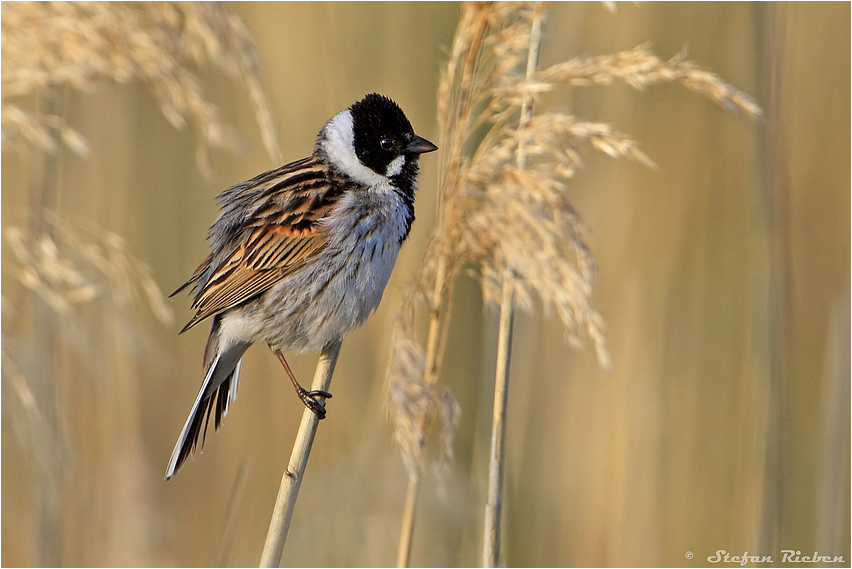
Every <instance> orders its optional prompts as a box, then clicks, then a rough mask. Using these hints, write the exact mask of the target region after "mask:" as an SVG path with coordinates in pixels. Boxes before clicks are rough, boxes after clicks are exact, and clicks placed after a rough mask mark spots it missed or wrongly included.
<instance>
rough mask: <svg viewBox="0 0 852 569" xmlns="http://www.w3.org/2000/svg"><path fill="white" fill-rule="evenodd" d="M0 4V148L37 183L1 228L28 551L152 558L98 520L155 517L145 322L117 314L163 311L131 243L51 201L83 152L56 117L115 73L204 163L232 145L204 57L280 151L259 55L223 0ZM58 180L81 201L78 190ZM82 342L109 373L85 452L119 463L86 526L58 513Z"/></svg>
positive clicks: (107, 470)
mask: <svg viewBox="0 0 852 569" xmlns="http://www.w3.org/2000/svg"><path fill="white" fill-rule="evenodd" d="M0 9H2V24H1V25H2V34H0V35H1V36H2V112H0V119H2V141H3V151H4V153H5V152H6V151H7V150H9V149H14V150H16V151H18V152H19V153H21V154H26V153H28V154H29V155H31V156H35V158H34V159H31V160H28V165H29V166H30V169H31V172H30V175H31V176H30V178H31V179H33V180H39V181H38V182H35V183H33V184H32V185H31V186H30V187H23V188H20V189H19V191H20V192H21V193H24V194H29V196H28V200H27V203H28V205H29V208H30V210H29V212H28V216H27V218H26V223H20V224H15V225H14V226H9V225H7V226H6V227H5V228H4V237H5V239H6V242H7V244H8V245H9V250H10V251H11V253H12V254H11V255H8V256H6V257H4V266H3V269H4V272H7V273H8V274H10V275H12V276H14V277H15V279H16V280H17V281H18V282H19V283H20V284H21V285H22V288H21V289H14V287H13V290H11V292H10V291H9V290H7V291H5V295H4V297H3V339H4V340H5V342H4V344H3V348H4V349H3V354H2V356H3V386H4V394H5V392H6V390H7V388H10V394H11V395H12V397H9V398H4V401H6V402H8V404H9V405H10V407H5V405H4V409H8V410H11V411H12V412H11V413H8V414H7V415H6V416H7V417H11V419H9V421H10V422H11V424H12V426H13V427H14V428H13V431H14V432H15V433H16V434H18V435H19V437H18V438H19V441H20V443H21V448H22V449H24V450H23V452H24V456H25V457H27V458H28V459H31V460H33V462H34V464H35V469H34V477H33V484H34V485H35V493H34V494H35V496H36V497H35V498H34V500H33V503H32V504H30V505H29V507H31V509H32V511H33V512H35V514H34V516H35V518H36V522H35V523H36V526H37V530H36V531H37V538H36V540H35V543H37V545H38V547H37V548H36V549H35V550H34V552H33V555H34V557H35V558H34V560H33V563H32V564H34V565H44V566H56V565H58V564H60V562H61V561H62V559H64V558H65V557H64V556H65V555H67V548H63V544H64V543H75V540H76V539H80V538H81V537H87V536H88V537H90V536H94V535H97V539H98V540H100V541H102V542H105V543H108V544H110V545H111V546H112V547H113V549H112V551H113V552H114V555H115V558H114V559H113V561H109V560H106V561H104V560H101V562H106V563H107V564H117V565H152V564H153V565H156V564H162V562H163V560H161V559H156V560H155V559H152V558H150V557H148V556H147V555H148V554H147V553H146V552H149V551H151V548H150V547H149V546H148V545H147V544H145V543H144V542H145V539H146V536H145V535H144V532H142V533H140V532H132V533H127V532H125V530H124V529H123V528H122V527H120V526H117V525H110V526H108V527H103V526H99V525H98V522H97V520H99V519H112V518H111V517H110V516H111V515H114V514H115V513H116V512H121V511H133V512H134V517H135V518H136V520H137V522H138V523H139V524H140V525H142V526H144V525H145V524H146V523H149V522H145V520H146V519H148V518H151V517H155V516H157V515H158V512H156V511H155V510H154V509H153V508H152V502H150V500H148V499H147V497H148V496H147V494H146V492H147V488H146V481H145V480H144V479H143V478H142V477H141V475H140V473H141V472H142V468H141V464H140V460H141V459H140V457H142V456H144V452H142V451H141V448H142V438H143V437H142V433H141V429H140V427H141V419H140V417H139V416H138V415H137V413H138V409H139V406H138V400H137V396H138V389H139V384H140V378H139V377H138V376H137V374H136V369H135V367H134V364H133V359H134V356H137V355H138V353H137V351H138V350H139V349H144V348H140V343H141V344H144V342H139V340H140V338H144V336H145V334H144V327H143V325H142V320H141V319H138V318H135V317H133V315H131V317H130V318H127V317H126V316H128V314H127V313H125V312H124V311H123V310H119V311H116V310H115V309H123V308H125V307H128V306H132V305H138V304H140V303H142V302H145V303H146V304H147V305H148V306H149V307H150V309H151V311H152V313H153V314H154V316H155V317H156V318H157V319H158V320H159V321H161V322H163V323H167V322H170V321H171V319H172V312H171V309H170V308H169V307H168V305H167V304H166V303H165V301H164V297H163V295H162V293H161V291H160V290H159V288H158V287H157V285H156V283H155V282H154V280H153V278H152V276H151V270H150V268H149V267H148V266H147V265H146V264H145V263H143V262H142V261H139V260H137V259H135V258H134V257H133V256H132V255H131V254H130V252H129V251H128V250H127V247H126V246H125V242H124V240H123V238H122V237H121V236H119V235H118V234H115V233H112V232H109V231H107V230H105V229H103V228H101V227H98V226H97V225H96V224H95V223H94V222H92V221H86V222H83V223H78V222H76V221H75V222H74V223H71V222H69V221H68V220H67V219H66V217H64V216H63V212H62V211H61V210H57V209H56V208H57V204H59V203H60V200H59V199H58V198H57V196H58V194H59V192H60V187H62V184H61V183H60V172H59V170H60V168H59V164H60V160H61V159H62V157H63V155H64V150H66V149H68V150H70V151H71V152H74V153H76V154H78V155H81V156H84V157H85V156H87V155H89V154H90V152H91V151H90V149H89V147H88V145H87V143H86V141H85V140H84V138H83V136H81V135H80V134H79V133H78V132H77V131H76V130H75V129H74V126H73V125H72V124H70V123H69V121H68V119H67V118H66V117H65V116H64V115H63V110H64V109H63V107H64V104H63V103H64V99H65V98H66V97H67V95H68V94H69V93H70V92H71V91H75V90H76V91H81V92H83V93H85V92H91V91H94V90H96V89H98V88H99V87H102V86H103V85H104V84H106V83H109V82H113V83H118V84H141V85H143V86H144V87H145V88H146V89H147V90H148V91H150V92H151V94H152V95H153V96H154V98H155V99H156V100H157V102H158V103H159V105H160V108H161V109H162V112H163V114H164V115H165V117H166V118H167V119H168V121H169V122H170V124H171V125H172V126H174V127H175V128H178V129H180V128H184V127H185V126H187V125H189V126H190V127H191V128H192V129H193V130H194V131H195V132H196V134H197V136H196V139H197V143H196V149H197V150H196V158H197V161H198V164H199V167H200V169H201V170H202V171H203V172H204V173H205V174H209V173H210V171H211V167H210V164H209V158H208V153H209V149H210V147H212V146H216V147H224V148H229V149H234V148H236V147H237V146H238V140H237V137H236V133H235V132H234V131H233V130H232V129H231V128H230V127H229V126H228V125H227V124H226V123H225V121H224V120H223V118H222V114H221V112H220V111H219V109H217V107H216V106H215V105H213V104H212V103H211V102H210V101H209V100H208V99H207V98H206V96H205V94H204V92H203V89H202V87H201V82H200V81H199V79H198V78H197V77H196V75H195V73H194V72H193V71H192V69H193V68H194V67H202V66H204V65H206V64H208V63H210V64H212V65H213V66H215V67H217V68H219V69H221V70H223V71H225V73H226V74H228V75H229V76H230V77H231V78H232V79H233V80H234V81H235V82H238V83H239V84H240V85H242V86H244V88H245V89H246V90H247V91H248V94H249V96H250V98H251V100H252V103H253V105H254V109H255V113H256V116H257V121H258V123H259V125H260V130H261V135H262V138H263V142H264V145H265V147H266V149H267V151H268V152H269V154H270V155H271V156H272V157H273V158H274V159H276V160H279V161H281V159H280V151H279V149H278V142H277V138H276V134H275V129H274V125H273V121H272V114H271V111H270V108H269V104H268V101H267V97H266V94H265V92H264V90H263V88H262V86H261V82H260V77H259V74H258V61H257V55H256V52H255V49H254V47H253V44H252V40H251V37H250V35H249V33H248V30H247V28H246V27H245V25H244V24H243V23H242V21H241V20H240V19H239V18H238V17H237V16H235V15H234V14H232V13H231V12H230V11H229V10H228V9H227V8H226V7H225V6H224V5H222V4H216V3H190V2H187V3H173V2H168V3H111V2H110V3H107V2H85V3H76V2H44V3H42V2H4V3H3V4H2V8H0ZM120 134H121V133H117V135H120ZM7 189H8V188H7ZM63 191H65V192H67V193H69V194H70V195H69V196H68V197H69V198H70V199H71V200H73V199H75V197H76V196H75V195H74V189H73V188H69V189H63ZM16 216H18V214H17V212H16ZM10 298H14V301H13V300H10ZM81 342H83V343H85V344H86V346H88V349H90V350H91V346H97V347H98V350H97V352H94V351H92V352H91V353H96V354H97V357H91V358H88V359H86V360H85V361H81V362H80V363H81V364H82V365H83V366H84V367H85V369H86V370H87V371H88V372H91V373H90V374H89V375H87V376H86V377H87V378H89V377H90V376H91V377H93V378H100V377H102V376H103V377H109V380H110V381H102V382H98V381H96V382H94V383H93V385H95V386H97V389H94V390H83V391H85V392H86V394H87V396H88V397H90V399H88V400H86V401H87V407H86V412H87V414H89V415H91V416H93V417H99V418H100V419H101V420H102V421H103V424H105V425H110V429H109V434H108V435H107V436H104V437H102V439H99V440H98V443H96V444H94V448H95V449H96V450H95V451H94V452H95V453H97V452H101V453H102V455H103V456H106V455H108V456H109V458H108V459H103V460H101V461H100V462H97V463H96V464H97V466H98V467H97V468H95V469H93V472H90V473H89V474H90V476H92V477H94V478H95V480H89V483H91V484H93V485H95V486H97V485H98V484H99V483H100V481H101V480H100V479H101V478H103V479H109V477H110V476H116V475H118V474H119V473H120V475H121V477H122V480H123V484H122V488H112V487H111V486H109V485H108V484H105V485H103V486H104V490H103V496H102V497H101V500H100V501H99V504H102V505H100V506H98V507H97V508H96V509H100V510H105V511H104V512H101V513H100V514H94V513H93V512H92V511H86V513H85V515H86V520H87V523H86V524H63V520H65V521H67V520H71V519H73V517H74V515H75V512H73V509H74V507H75V506H77V505H78V504H79V501H78V500H75V499H72V498H71V497H72V495H73V496H76V494H74V492H75V489H74V488H73V484H74V483H75V480H74V476H75V474H74V473H73V472H72V470H71V469H69V468H68V463H69V462H71V461H70V460H69V457H70V458H73V455H74V454H75V452H76V451H77V450H79V449H82V448H84V447H85V448H87V449H88V450H91V448H90V447H91V446H92V445H91V443H92V439H91V437H90V436H87V435H88V434H89V433H86V431H85V430H83V431H82V432H83V433H84V434H82V435H81V434H80V429H78V430H74V429H73V428H71V427H70V426H69V416H73V413H68V409H69V408H72V407H73V404H74V403H79V398H78V397H77V393H78V392H79V391H80V389H79V386H74V388H73V389H72V388H71V386H70V378H71V373H72V372H71V371H70V369H69V366H67V365H66V366H63V365H60V364H61V363H63V362H64V363H67V362H68V361H76V360H77V359H78V358H80V356H81V355H82V354H87V353H89V352H86V350H85V349H83V350H81V349H80V345H79V344H80V343H81ZM75 379H77V378H75ZM116 410H121V414H120V415H118V414H116ZM94 423H95V422H94V421H93V424H94ZM4 426H5V424H4ZM76 515H80V513H76Z"/></svg>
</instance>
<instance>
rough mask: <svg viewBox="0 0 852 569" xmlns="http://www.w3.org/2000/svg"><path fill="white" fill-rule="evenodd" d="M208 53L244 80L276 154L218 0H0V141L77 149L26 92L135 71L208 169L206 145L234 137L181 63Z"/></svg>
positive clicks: (268, 122) (228, 143) (254, 81)
mask: <svg viewBox="0 0 852 569" xmlns="http://www.w3.org/2000/svg"><path fill="white" fill-rule="evenodd" d="M208 62H209V63H212V64H213V65H215V66H217V67H219V68H220V69H222V70H224V71H225V72H226V73H227V74H229V75H230V76H231V77H232V78H233V79H234V80H235V81H237V82H238V83H239V84H241V85H245V87H246V88H247V89H248V92H249V95H250V97H251V99H252V102H253V104H254V107H255V113H256V115H257V121H258V124H259V125H260V130H261V133H262V137H263V142H264V145H265V146H266V149H267V151H268V152H269V154H270V155H271V156H272V157H273V158H274V159H276V160H279V161H280V150H279V148H278V141H277V138H276V135H275V129H274V124H273V121H272V113H271V110H270V108H269V103H268V100H267V97H266V94H265V92H264V90H263V88H262V86H261V82H260V77H259V74H258V63H257V54H256V51H255V49H254V46H253V44H252V41H251V36H250V35H249V33H248V30H247V29H246V27H245V25H244V24H243V22H242V21H241V20H240V19H239V18H238V17H237V16H235V15H234V14H232V13H231V12H230V11H229V10H227V8H226V7H224V6H223V5H221V4H216V3H194V2H186V3H181V2H164V3H161V2H153V3H147V2H143V3H131V4H124V3H113V2H4V3H3V5H2V68H3V71H2V86H3V106H2V127H3V142H4V144H9V143H20V142H27V143H29V144H31V145H34V146H35V147H37V148H39V149H41V150H43V151H47V152H56V150H57V140H58V141H61V142H62V143H64V144H65V145H66V146H67V147H69V148H70V149H71V150H72V151H74V152H76V153H78V154H83V155H85V154H86V153H87V147H86V145H85V141H84V140H83V138H82V137H81V136H80V135H79V133H77V132H76V131H74V130H73V129H72V128H71V127H69V125H68V124H66V121H65V120H64V118H63V117H61V116H58V115H54V114H50V113H34V112H31V111H28V110H26V107H27V104H26V103H27V101H26V97H27V96H34V95H39V94H43V93H44V92H51V91H59V90H61V89H63V88H72V89H77V90H83V91H86V90H92V89H95V88H97V86H98V84H99V83H100V82H103V81H114V82H116V83H121V84H126V83H131V82H137V81H138V82H141V83H143V84H144V85H146V87H147V88H148V89H149V90H150V91H151V93H152V94H153V95H154V97H155V98H156V99H157V101H158V102H159V104H160V108H161V109H162V111H163V114H164V115H165V116H166V118H167V119H168V120H169V122H170V123H171V124H172V125H173V126H174V127H175V128H183V127H184V126H185V125H186V124H187V123H189V124H190V125H191V126H192V127H193V128H194V129H195V131H196V132H197V133H198V152H197V157H198V161H199V165H200V166H201V167H202V169H203V171H205V172H209V161H208V156H207V154H208V147H209V146H218V147H225V148H235V147H236V145H237V137H236V135H235V133H234V132H233V131H232V130H231V128H230V127H228V126H227V125H226V124H225V122H224V121H223V119H222V117H221V113H220V111H219V110H218V109H217V108H216V107H215V106H214V105H213V104H212V103H210V102H209V101H208V100H207V99H206V98H205V96H204V93H203V92H202V89H201V85H200V83H199V81H198V79H197V78H196V76H195V75H194V74H193V72H192V71H190V65H191V64H195V65H199V66H200V65H204V64H206V63H208ZM10 99H14V100H15V101H14V102H12V101H10ZM18 99H22V100H21V101H18Z"/></svg>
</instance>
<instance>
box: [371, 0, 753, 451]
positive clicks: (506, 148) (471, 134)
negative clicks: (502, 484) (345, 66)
mask: <svg viewBox="0 0 852 569" xmlns="http://www.w3.org/2000/svg"><path fill="white" fill-rule="evenodd" d="M543 9H544V8H542V5H541V4H540V3H526V2H521V3H514V2H513V3H508V2H489V3H472V2H471V3H465V4H463V5H462V11H461V15H460V20H459V24H458V27H457V30H456V33H455V37H454V40H453V45H452V48H451V49H450V55H449V60H448V62H447V64H446V67H445V68H444V70H443V73H442V75H441V81H440V84H439V88H438V103H437V109H438V126H439V129H440V143H439V146H440V160H439V176H438V181H439V182H438V183H439V187H438V203H437V208H438V215H437V220H438V221H437V226H436V227H435V228H434V230H433V232H432V234H431V236H430V239H429V242H428V245H427V249H426V252H425V254H424V259H423V263H422V264H421V270H420V272H419V273H418V275H417V277H416V280H415V282H414V284H413V285H412V288H411V291H410V292H409V295H410V296H409V298H408V300H409V301H410V302H406V306H407V307H409V309H408V310H407V311H406V312H404V313H403V314H402V315H401V316H400V318H401V319H402V323H401V324H400V326H399V328H400V330H405V331H406V333H403V334H397V336H396V337H395V340H394V342H395V343H394V346H393V348H392V360H391V363H390V365H389V368H388V386H389V394H388V397H389V404H390V406H391V416H392V418H393V421H394V425H395V429H396V435H395V436H396V439H397V441H400V444H401V447H402V449H403V454H404V455H405V456H406V458H405V460H406V463H407V464H411V463H414V464H422V462H423V461H422V459H417V458H412V457H411V456H408V455H409V454H410V453H411V451H412V449H419V452H422V449H423V448H424V444H423V439H424V437H426V436H427V432H428V425H429V419H428V417H430V416H431V415H430V412H424V411H423V406H424V403H423V396H422V393H423V392H424V390H426V389H427V387H429V386H431V385H433V384H434V383H435V382H436V381H437V377H438V375H439V372H440V366H441V360H442V357H443V353H444V347H445V343H446V331H447V328H448V326H449V315H450V312H451V309H452V306H451V301H450V299H451V298H452V288H453V283H454V282H455V279H456V278H457V277H458V275H459V273H460V271H461V270H462V269H463V268H465V267H473V268H475V270H474V273H475V274H477V275H478V276H479V280H480V283H481V286H482V291H483V296H484V298H485V299H486V300H487V301H496V302H499V301H500V298H501V294H502V293H501V291H502V290H503V286H504V284H509V285H510V286H511V287H512V288H513V289H514V293H515V294H514V299H515V302H516V303H517V305H518V306H519V307H520V308H522V309H526V310H531V309H532V308H533V307H534V306H536V304H539V303H540V304H541V306H542V307H543V308H544V309H545V310H546V311H547V310H550V311H552V312H554V313H555V314H556V315H557V316H558V317H559V318H560V320H561V322H562V324H563V326H564V330H565V333H566V336H567V338H568V340H569V341H570V342H571V343H572V344H574V345H583V344H585V343H587V342H588V343H591V344H592V345H593V347H594V349H595V352H596V355H597V359H598V361H599V363H600V364H601V365H602V366H604V367H607V366H609V355H608V353H607V349H606V342H605V335H604V323H603V320H602V318H601V316H600V314H599V313H598V312H597V310H596V309H595V307H594V303H593V294H592V292H593V281H594V275H595V262H594V258H593V257H592V254H591V252H590V251H589V248H588V246H587V245H586V241H585V236H586V234H587V229H586V228H585V226H584V225H583V223H582V222H581V220H580V218H579V216H578V215H577V213H576V212H575V210H574V208H573V207H572V206H571V204H570V202H569V200H568V196H567V194H566V188H567V186H568V184H569V183H570V180H571V179H572V178H574V177H575V176H576V175H577V174H578V173H579V171H580V169H581V167H582V166H583V156H584V155H585V154H587V153H588V152H590V151H597V152H602V153H604V154H606V155H608V156H611V157H613V158H627V159H630V160H633V161H636V162H638V163H640V164H643V165H645V166H650V167H653V166H654V164H653V162H652V160H651V159H650V158H649V157H648V156H646V155H645V154H644V153H643V152H642V151H640V150H639V149H638V148H637V146H636V143H635V142H634V141H633V140H632V139H631V138H630V137H629V136H627V135H625V134H623V133H621V132H619V131H618V130H617V129H615V128H613V127H612V126H611V125H608V124H605V123H599V122H589V121H584V120H581V119H579V118H577V117H575V116H573V115H571V114H570V113H568V112H564V111H555V110H550V109H538V108H536V113H535V116H533V115H532V114H531V113H529V112H528V110H529V109H531V108H532V106H533V104H534V103H535V100H536V97H537V96H538V95H540V94H541V93H544V92H547V91H551V90H553V89H555V88H556V87H557V86H559V85H567V86H575V87H580V86H583V85H591V84H597V85H610V84H613V83H616V82H622V83H625V84H627V85H630V86H631V87H633V88H635V89H637V90H643V89H645V88H647V87H650V86H652V85H655V84H658V83H673V84H677V85H681V86H683V87H685V88H686V89H688V90H690V91H693V92H695V93H698V94H700V95H703V96H705V97H707V98H708V99H710V100H711V101H713V102H716V103H718V104H720V105H722V106H723V107H725V108H727V109H739V110H741V111H743V112H744V113H745V114H747V115H748V116H750V117H752V118H756V117H758V116H759V115H760V109H759V108H758V107H757V105H756V104H755V103H754V101H753V100H752V99H751V97H749V96H748V95H746V94H745V93H743V92H741V91H739V90H738V89H736V88H734V87H732V86H730V85H728V84H727V83H725V82H724V81H722V80H721V79H720V78H719V77H718V76H716V75H715V74H713V73H710V72H708V71H705V70H703V69H701V68H699V67H698V66H696V65H695V64H694V63H692V62H690V61H688V60H687V59H686V58H685V55H684V54H682V53H681V54H678V55H676V56H675V57H673V58H671V59H669V60H663V59H660V58H659V57H657V56H656V55H654V54H652V53H651V52H650V51H649V48H648V46H645V45H643V46H639V47H637V48H635V49H632V50H628V51H624V52H620V53H616V54H613V55H606V56H600V57H582V58H575V59H571V60H569V61H566V62H563V63H559V64H556V65H553V66H551V67H549V68H546V69H542V70H535V68H534V67H532V68H530V67H529V66H528V65H527V59H528V56H529V54H530V46H531V43H530V39H531V35H530V34H531V33H532V32H531V30H532V29H534V26H531V22H532V21H533V18H535V17H537V16H540V15H539V14H538V13H537V10H543ZM528 70H529V71H531V72H527V71H528ZM522 109H526V110H523V111H522ZM525 113H526V114H525ZM521 150H522V151H521ZM521 154H523V160H520V159H519V156H520V155H521ZM415 300H416V301H419V302H416V303H415V302H414V301H415ZM415 304H419V305H420V306H424V307H425V308H426V311H427V313H428V315H429V328H428V334H427V337H426V340H425V343H424V344H423V346H425V347H422V346H417V341H416V340H415V335H414V332H413V331H414V329H415V328H414V324H413V318H414V311H413V309H412V308H411V307H413V306H414V305H415ZM412 354H417V357H416V358H413V355H412ZM421 359H422V360H423V363H422V364H420V363H419V362H420V361H421ZM414 360H416V361H417V362H418V363H417V365H416V366H412V365H411V361H414ZM413 367H415V368H416V369H417V370H418V373H411V370H412V369H413ZM420 369H422V370H423V371H422V374H421V373H419V370H420ZM406 394H409V395H410V397H411V400H410V401H407V400H405V397H406ZM406 413H408V414H409V415H410V417H409V418H404V417H403V416H404V415H405V414H406ZM431 414H432V415H434V412H433V413H431ZM418 421H419V423H418ZM414 423H417V424H419V425H420V427H421V428H419V429H417V428H412V427H411V425H412V424H414ZM408 438H412V440H407V439H408ZM403 441H405V442H403Z"/></svg>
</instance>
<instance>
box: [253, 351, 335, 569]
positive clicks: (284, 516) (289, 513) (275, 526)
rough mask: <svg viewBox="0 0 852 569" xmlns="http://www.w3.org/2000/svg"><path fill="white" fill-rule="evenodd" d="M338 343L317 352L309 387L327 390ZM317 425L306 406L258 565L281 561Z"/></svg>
mask: <svg viewBox="0 0 852 569" xmlns="http://www.w3.org/2000/svg"><path fill="white" fill-rule="evenodd" d="M340 344H341V343H340V342H339V341H338V342H333V343H331V344H329V345H327V346H326V347H325V348H323V350H322V354H320V358H319V361H318V362H317V369H316V372H315V373H314V381H313V383H312V384H311V389H312V390H319V391H328V388H329V385H330V384H331V376H332V374H333V373H334V366H335V364H336V363H337V356H338V354H340ZM318 425H319V417H317V416H316V414H314V413H313V412H312V411H311V410H310V409H308V408H307V407H305V410H304V412H303V413H302V422H301V423H300V424H299V432H298V433H297V434H296V441H295V442H294V443H293V452H292V453H291V455H290V462H289V464H288V465H287V470H285V471H284V475H283V476H282V477H281V486H280V487H279V488H278V498H276V500H275V508H274V509H273V510H272V520H271V521H270V522H269V531H268V532H267V534H266V543H265V544H264V545H263V553H261V556H260V566H261V567H278V564H279V563H280V562H281V552H282V551H283V550H284V541H285V540H286V539H287V531H288V530H289V529H290V519H291V518H292V517H293V508H294V507H295V505H296V498H297V497H298V495H299V487H300V486H301V485H302V478H303V477H304V474H305V467H306V466H307V464H308V456H309V455H310V453H311V445H313V442H314V436H315V435H316V432H317V426H318Z"/></svg>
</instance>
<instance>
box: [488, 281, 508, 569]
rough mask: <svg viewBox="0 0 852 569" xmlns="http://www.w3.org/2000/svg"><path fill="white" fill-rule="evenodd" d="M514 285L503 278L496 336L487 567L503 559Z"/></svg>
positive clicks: (489, 462) (489, 468) (489, 473)
mask: <svg viewBox="0 0 852 569" xmlns="http://www.w3.org/2000/svg"><path fill="white" fill-rule="evenodd" d="M514 304H515V289H514V287H513V286H512V284H511V283H510V282H509V280H508V279H506V280H504V281H503V300H502V302H501V303H500V329H499V332H498V336H497V371H496V373H495V378H494V413H493V416H492V419H491V454H490V455H489V459H488V502H487V503H486V504H485V540H484V546H483V551H482V563H483V566H484V567H496V566H497V565H498V563H499V562H500V513H501V511H502V509H503V464H504V460H503V457H504V452H503V449H504V446H505V439H506V406H507V404H508V400H509V397H508V396H509V368H510V365H511V359H512V326H513V324H514V320H515V308H514Z"/></svg>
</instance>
